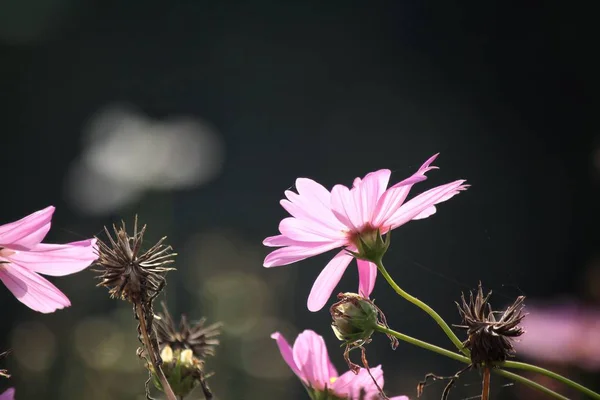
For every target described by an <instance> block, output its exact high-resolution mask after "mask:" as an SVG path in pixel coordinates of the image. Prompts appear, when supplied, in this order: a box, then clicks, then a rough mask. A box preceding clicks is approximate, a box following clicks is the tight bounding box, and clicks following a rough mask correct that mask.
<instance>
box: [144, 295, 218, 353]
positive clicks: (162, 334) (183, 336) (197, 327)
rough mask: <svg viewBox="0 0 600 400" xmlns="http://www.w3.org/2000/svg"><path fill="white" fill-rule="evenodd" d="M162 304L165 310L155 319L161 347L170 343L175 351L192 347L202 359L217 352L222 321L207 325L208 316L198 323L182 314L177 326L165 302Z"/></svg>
mask: <svg viewBox="0 0 600 400" xmlns="http://www.w3.org/2000/svg"><path fill="white" fill-rule="evenodd" d="M161 304H162V308H163V312H162V313H158V314H157V316H156V317H157V318H155V319H154V326H155V329H156V336H157V339H158V343H159V344H160V346H161V348H164V346H166V345H169V346H170V347H171V348H172V349H173V350H174V351H175V350H185V349H190V350H192V352H193V353H194V356H195V357H197V358H198V359H201V360H204V359H205V358H206V357H208V356H213V355H214V354H215V348H216V347H217V346H218V345H219V339H217V336H219V335H220V333H221V332H220V328H221V326H222V324H221V323H220V322H216V323H214V324H211V325H208V326H206V325H205V323H206V318H201V319H200V320H199V321H198V322H196V323H189V322H188V320H187V318H186V316H185V315H182V316H181V319H180V321H179V327H177V325H176V324H175V322H174V321H173V318H172V317H171V314H170V313H169V310H168V309H167V306H166V305H165V303H164V302H163V303H161Z"/></svg>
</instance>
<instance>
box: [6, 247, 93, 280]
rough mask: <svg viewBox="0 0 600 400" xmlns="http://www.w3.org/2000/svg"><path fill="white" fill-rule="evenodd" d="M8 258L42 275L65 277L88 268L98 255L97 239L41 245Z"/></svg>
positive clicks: (15, 253)
mask: <svg viewBox="0 0 600 400" xmlns="http://www.w3.org/2000/svg"><path fill="white" fill-rule="evenodd" d="M7 258H8V259H9V260H10V261H11V262H13V263H15V264H19V265H20V266H22V267H24V268H27V269H29V270H31V271H35V272H38V273H40V274H44V275H50V276H64V275H69V274H73V273H75V272H79V271H81V270H83V269H85V268H87V267H88V266H89V265H90V264H91V263H92V262H93V261H94V260H96V259H97V258H98V254H97V250H96V239H90V240H83V241H80V242H73V243H68V244H46V243H40V244H38V245H36V246H34V247H33V248H32V249H31V250H27V251H20V250H16V251H15V252H14V254H11V255H10V256H8V257H7Z"/></svg>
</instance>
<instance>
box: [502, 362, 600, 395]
mask: <svg viewBox="0 0 600 400" xmlns="http://www.w3.org/2000/svg"><path fill="white" fill-rule="evenodd" d="M498 365H500V366H502V367H503V368H512V369H520V370H523V371H530V372H535V373H538V374H541V375H545V376H547V377H549V378H552V379H556V380H557V381H559V382H562V383H564V384H565V385H567V386H570V387H572V388H573V389H577V390H579V391H580V392H581V393H585V394H586V395H588V396H590V397H591V398H592V399H596V400H600V394H598V393H596V392H594V391H593V390H590V389H588V388H586V387H585V386H583V385H581V384H579V383H577V382H575V381H572V380H570V379H568V378H565V377H564V376H562V375H559V374H557V373H556V372H552V371H550V370H547V369H545V368H542V367H538V366H536V365H531V364H527V363H523V362H517V361H505V362H503V363H501V364H498Z"/></svg>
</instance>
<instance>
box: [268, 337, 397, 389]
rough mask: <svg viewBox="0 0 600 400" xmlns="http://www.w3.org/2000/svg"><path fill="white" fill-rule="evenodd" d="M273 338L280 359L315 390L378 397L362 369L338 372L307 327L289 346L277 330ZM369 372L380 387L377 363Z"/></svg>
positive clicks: (322, 342)
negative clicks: (292, 344)
mask: <svg viewBox="0 0 600 400" xmlns="http://www.w3.org/2000/svg"><path fill="white" fill-rule="evenodd" d="M271 338H273V339H275V340H276V342H277V346H278V347H279V351H280V352H281V356H282V357H283V360H284V361H285V362H286V363H287V365H289V367H290V368H291V369H292V372H294V374H296V376H297V377H298V378H300V380H301V381H302V383H303V384H304V385H305V386H306V387H308V388H309V389H310V390H314V391H317V392H325V391H330V393H331V394H333V395H334V396H336V397H339V398H341V399H347V400H359V399H360V394H361V391H364V393H365V395H366V396H365V397H364V399H365V400H376V399H378V398H379V390H378V389H377V386H376V385H375V383H374V382H373V379H372V378H371V376H370V375H369V373H368V372H367V370H366V369H364V368H361V370H360V372H359V373H358V375H355V374H354V373H353V372H352V371H348V372H345V373H343V374H342V375H341V376H338V373H337V371H336V369H335V367H334V366H333V364H332V363H331V361H330V360H329V355H328V353H327V347H325V341H324V340H323V338H322V337H321V336H319V335H318V334H316V333H315V332H313V331H311V330H305V331H304V332H302V333H301V334H300V335H298V337H297V338H296V341H295V342H294V347H293V348H292V347H291V346H290V345H289V343H288V342H287V340H285V338H284V337H283V336H282V335H281V334H280V333H279V332H275V333H273V334H272V335H271ZM370 372H371V374H372V375H373V377H374V378H375V380H376V381H377V384H378V385H379V387H381V388H382V389H383V370H382V369H381V366H377V367H375V368H371V369H370ZM390 400H408V397H406V396H396V397H392V398H391V399H390Z"/></svg>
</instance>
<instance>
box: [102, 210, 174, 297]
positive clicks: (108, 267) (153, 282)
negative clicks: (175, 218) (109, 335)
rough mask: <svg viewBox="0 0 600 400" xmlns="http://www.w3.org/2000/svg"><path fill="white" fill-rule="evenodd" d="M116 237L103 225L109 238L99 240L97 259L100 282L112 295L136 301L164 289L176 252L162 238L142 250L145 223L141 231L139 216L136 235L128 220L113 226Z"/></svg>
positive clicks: (153, 295)
mask: <svg viewBox="0 0 600 400" xmlns="http://www.w3.org/2000/svg"><path fill="white" fill-rule="evenodd" d="M113 230H114V234H115V237H114V238H113V237H112V236H111V234H110V233H109V231H108V229H107V228H106V227H104V231H105V232H106V236H107V238H108V241H106V242H103V241H102V240H100V239H98V248H99V250H98V253H99V254H98V260H97V261H96V262H95V264H94V265H95V266H96V267H97V269H94V271H96V272H99V273H100V275H99V276H98V278H99V279H100V280H101V282H100V283H99V284H98V286H105V287H107V288H108V289H109V293H110V295H111V297H113V298H115V297H116V298H120V299H122V300H127V301H130V302H132V303H134V304H146V303H148V302H151V301H152V299H154V298H155V297H156V296H157V295H158V294H159V293H160V291H161V290H162V289H163V287H164V285H165V283H166V281H165V276H164V275H165V274H166V273H167V272H168V271H171V270H174V269H175V268H171V267H169V265H171V264H172V263H173V262H174V260H173V257H174V256H175V255H176V253H172V248H171V246H166V245H164V244H163V242H164V241H165V239H166V237H163V238H162V239H160V240H159V241H158V243H156V244H155V245H154V246H152V247H151V248H150V249H149V250H148V251H146V252H143V253H142V243H143V240H144V233H145V232H146V225H144V226H143V227H142V229H141V230H140V231H138V224H137V215H136V217H135V222H134V227H133V235H132V236H129V234H128V233H127V230H126V228H125V222H124V221H123V222H122V225H121V227H119V228H117V227H116V226H115V225H113Z"/></svg>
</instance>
